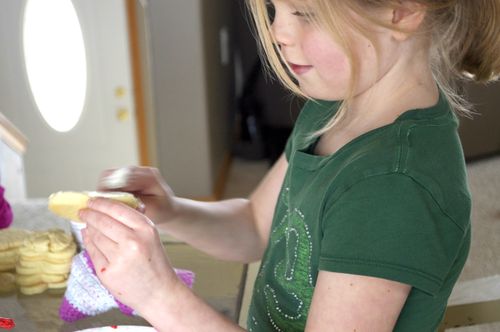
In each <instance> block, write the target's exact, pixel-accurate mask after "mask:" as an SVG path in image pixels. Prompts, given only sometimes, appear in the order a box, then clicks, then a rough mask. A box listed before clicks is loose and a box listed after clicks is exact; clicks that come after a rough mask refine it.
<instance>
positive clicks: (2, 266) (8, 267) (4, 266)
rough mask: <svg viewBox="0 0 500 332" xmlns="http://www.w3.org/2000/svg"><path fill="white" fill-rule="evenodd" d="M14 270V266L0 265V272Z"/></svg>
mask: <svg viewBox="0 0 500 332" xmlns="http://www.w3.org/2000/svg"><path fill="white" fill-rule="evenodd" d="M15 268H16V264H15V263H14V264H0V272H5V271H11V270H14V269H15Z"/></svg>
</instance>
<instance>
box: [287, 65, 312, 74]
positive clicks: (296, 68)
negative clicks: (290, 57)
mask: <svg viewBox="0 0 500 332" xmlns="http://www.w3.org/2000/svg"><path fill="white" fill-rule="evenodd" d="M288 65H289V66H290V69H291V70H292V71H293V72H294V74H295V75H303V74H305V73H307V72H308V71H309V70H311V69H312V66H304V65H297V64H295V63H288Z"/></svg>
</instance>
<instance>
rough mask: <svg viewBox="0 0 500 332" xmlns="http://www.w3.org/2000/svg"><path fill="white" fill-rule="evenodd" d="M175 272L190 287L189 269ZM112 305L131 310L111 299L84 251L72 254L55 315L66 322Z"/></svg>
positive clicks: (100, 311)
mask: <svg viewBox="0 0 500 332" xmlns="http://www.w3.org/2000/svg"><path fill="white" fill-rule="evenodd" d="M175 272H176V273H177V276H178V277H179V279H180V280H181V281H182V282H183V283H184V284H186V285H187V286H188V287H190V288H192V287H193V283H194V273H193V272H191V271H187V270H178V269H175ZM167 296H168V295H167ZM113 308H118V309H119V310H120V311H121V312H122V313H123V314H125V315H128V316H131V315H133V314H134V310H133V309H132V308H130V307H128V306H127V305H125V304H123V303H121V302H120V301H118V300H117V299H115V298H114V297H113V296H112V295H111V294H110V293H109V292H108V290H107V289H105V288H104V286H103V285H102V284H101V283H100V281H99V279H98V278H97V276H96V273H95V269H94V264H92V261H91V260H90V257H89V255H88V253H87V251H85V250H84V251H82V252H81V253H80V254H78V255H77V256H75V257H74V258H73V262H72V265H71V274H70V277H69V280H68V288H67V289H66V293H65V294H64V297H63V300H62V302H61V306H60V307H59V317H60V318H61V319H62V320H64V321H66V322H74V321H77V320H80V319H82V318H85V317H89V316H95V315H98V314H101V313H104V312H106V311H109V310H111V309H113Z"/></svg>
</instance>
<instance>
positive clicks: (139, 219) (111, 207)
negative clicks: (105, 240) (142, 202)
mask: <svg viewBox="0 0 500 332" xmlns="http://www.w3.org/2000/svg"><path fill="white" fill-rule="evenodd" d="M89 210H93V211H95V212H100V214H99V215H93V216H92V218H89V219H88V220H89V222H90V223H91V224H93V226H94V227H96V228H98V229H99V230H101V231H103V232H104V227H110V226H112V225H113V222H112V219H116V220H118V221H119V222H120V223H122V224H123V226H127V227H129V228H132V229H137V228H140V227H143V226H144V225H145V223H147V224H149V225H153V223H152V221H151V220H149V219H148V218H147V217H146V216H144V215H143V214H141V213H140V212H138V211H137V210H135V209H134V208H131V207H130V206H127V205H125V204H123V203H120V202H116V201H112V200H110V199H105V198H93V199H91V200H89V203H88V209H86V210H83V211H82V212H83V215H82V216H81V217H82V218H84V219H82V220H84V221H85V218H86V216H85V213H86V212H87V211H89ZM106 215H107V216H106ZM109 217H111V218H112V219H110V218H109ZM116 227H118V226H116ZM128 231H130V230H128ZM125 233H127V231H125V230H124V231H123V232H122V233H121V235H122V236H123V235H125ZM106 235H108V234H107V233H106ZM109 237H110V238H111V239H113V240H116V242H120V241H118V239H117V238H115V237H113V236H109Z"/></svg>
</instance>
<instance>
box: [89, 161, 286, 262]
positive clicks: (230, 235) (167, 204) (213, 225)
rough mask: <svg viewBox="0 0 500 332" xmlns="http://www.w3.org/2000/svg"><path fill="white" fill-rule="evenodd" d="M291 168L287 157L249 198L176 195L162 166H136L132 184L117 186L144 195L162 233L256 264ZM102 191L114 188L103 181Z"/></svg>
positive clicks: (214, 253)
mask: <svg viewBox="0 0 500 332" xmlns="http://www.w3.org/2000/svg"><path fill="white" fill-rule="evenodd" d="M287 167H288V163H287V161H286V158H285V156H281V158H280V159H279V160H278V161H277V162H276V164H275V165H274V166H273V167H272V168H271V170H270V171H269V172H268V174H267V175H266V176H265V178H264V179H263V180H262V181H261V183H260V184H259V185H258V187H257V188H256V189H255V191H254V192H253V193H252V194H251V196H250V197H249V198H248V199H230V200H224V201H219V202H200V201H194V200H190V199H185V198H179V197H175V196H174V194H173V192H172V190H170V188H169V187H168V185H167V184H166V183H165V182H164V181H163V179H162V178H161V176H160V174H159V172H158V171H157V170H156V169H152V168H143V167H135V168H130V169H129V170H128V176H127V181H126V184H125V185H124V186H122V187H120V188H113V189H114V190H117V189H118V190H122V191H128V192H132V193H134V194H136V195H137V196H139V198H140V199H141V200H142V201H143V202H144V203H145V205H146V215H147V216H148V217H149V218H150V219H151V220H152V221H153V222H154V223H155V225H156V226H157V228H158V229H159V230H160V231H164V232H167V233H169V234H171V235H172V236H174V237H175V238H177V239H179V240H182V241H185V242H186V243H188V244H190V245H191V246H193V247H195V248H197V249H199V250H201V251H203V252H206V253H208V254H210V255H212V256H215V257H217V258H219V259H224V260H233V261H240V262H250V261H255V260H258V259H260V258H261V256H262V254H263V252H264V250H265V247H266V245H267V240H268V238H269V231H270V228H271V222H272V217H273V214H274V208H275V205H276V202H277V199H278V195H279V191H280V189H281V185H282V183H283V179H284V177H285V173H286V170H287ZM110 172H111V171H106V172H105V173H104V174H103V180H101V183H106V181H105V179H106V178H107V177H108V176H109V175H110V174H111V173H110ZM99 189H100V190H109V188H106V187H105V186H103V185H101V186H100V187H99Z"/></svg>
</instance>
